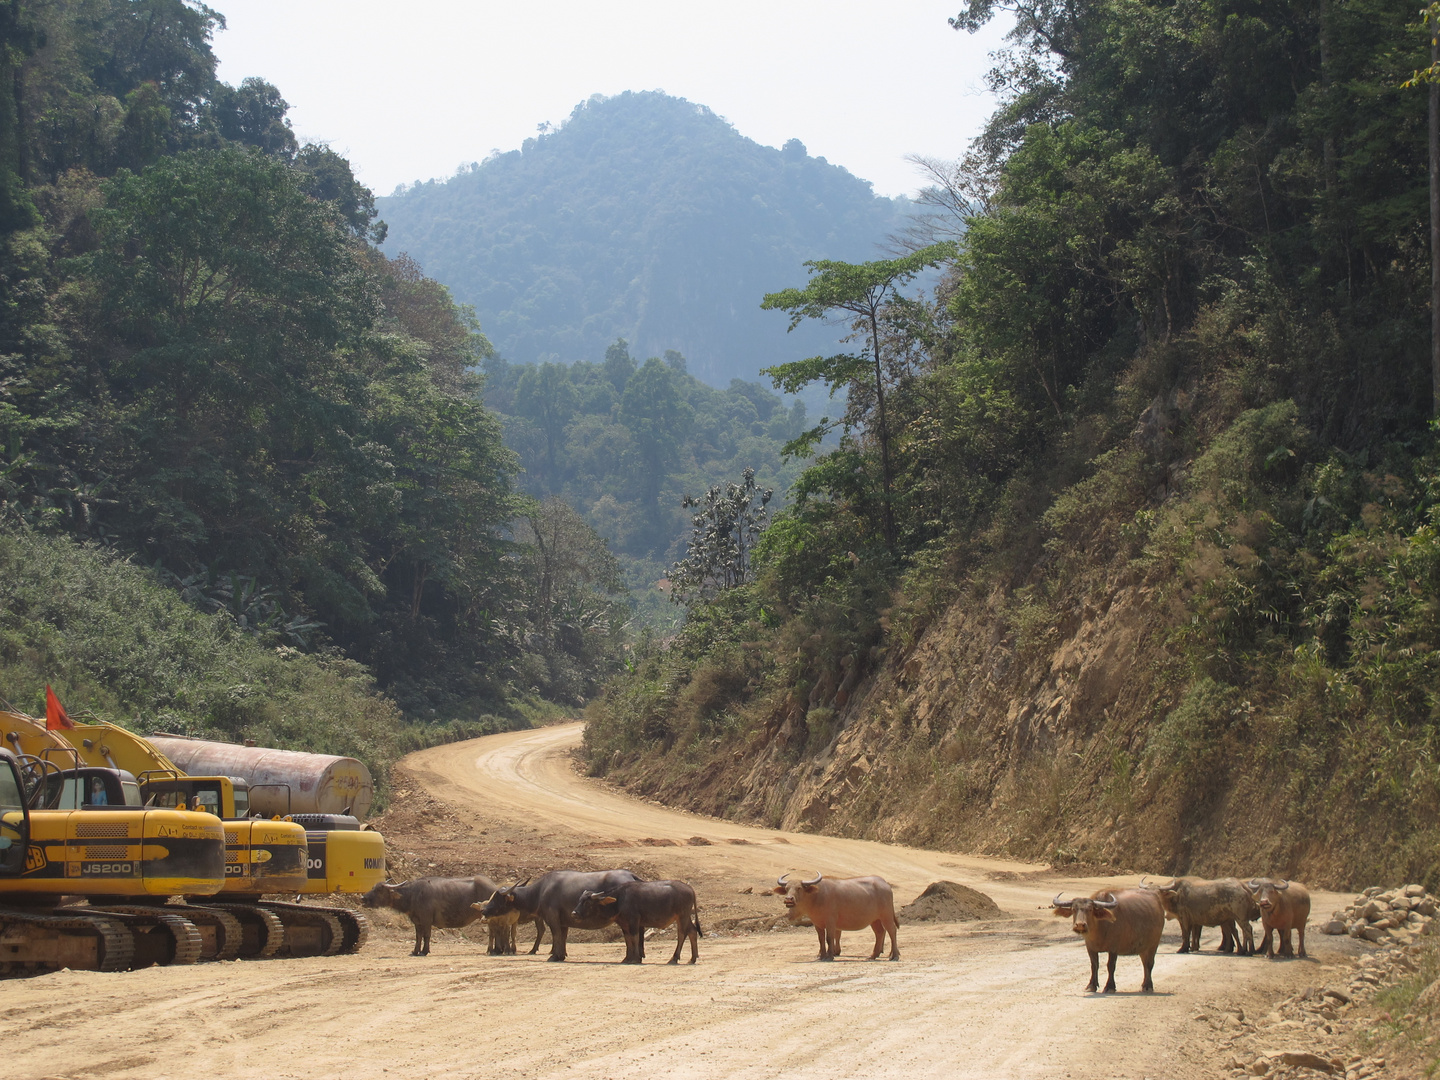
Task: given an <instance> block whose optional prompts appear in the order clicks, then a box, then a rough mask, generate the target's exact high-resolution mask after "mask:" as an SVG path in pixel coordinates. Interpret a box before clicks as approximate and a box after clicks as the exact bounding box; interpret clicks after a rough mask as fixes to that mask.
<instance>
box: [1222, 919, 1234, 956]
mask: <svg viewBox="0 0 1440 1080" xmlns="http://www.w3.org/2000/svg"><path fill="white" fill-rule="evenodd" d="M1220 951H1221V952H1223V953H1233V952H1234V951H1235V923H1234V922H1232V921H1231V920H1229V919H1227V920H1225V921H1224V922H1222V923H1221V924H1220Z"/></svg>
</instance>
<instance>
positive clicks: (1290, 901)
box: [1244, 878, 1310, 958]
mask: <svg viewBox="0 0 1440 1080" xmlns="http://www.w3.org/2000/svg"><path fill="white" fill-rule="evenodd" d="M1244 884H1245V890H1246V891H1247V892H1248V893H1250V895H1252V896H1253V897H1254V898H1255V903H1256V905H1257V906H1258V907H1259V908H1260V929H1262V930H1264V931H1265V955H1266V956H1268V957H1272V958H1273V957H1274V956H1275V949H1274V946H1272V945H1271V944H1270V932H1271V931H1272V930H1273V931H1274V932H1275V937H1276V938H1277V939H1278V941H1279V942H1280V955H1281V956H1296V955H1299V956H1302V957H1303V956H1304V955H1305V924H1306V923H1307V922H1308V921H1309V919H1310V891H1309V890H1308V889H1306V888H1305V886H1304V885H1301V884H1300V883H1299V882H1295V881H1272V880H1271V879H1270V878H1251V879H1250V880H1249V881H1247V882H1245V883H1244ZM1291 930H1294V931H1296V932H1297V933H1298V934H1299V937H1300V948H1299V951H1298V952H1297V951H1295V950H1293V949H1291V947H1290V931H1291Z"/></svg>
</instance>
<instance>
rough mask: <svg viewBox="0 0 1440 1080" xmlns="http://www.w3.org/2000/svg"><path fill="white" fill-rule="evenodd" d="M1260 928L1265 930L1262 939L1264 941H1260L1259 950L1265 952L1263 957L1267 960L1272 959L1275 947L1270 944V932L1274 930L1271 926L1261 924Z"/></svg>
mask: <svg viewBox="0 0 1440 1080" xmlns="http://www.w3.org/2000/svg"><path fill="white" fill-rule="evenodd" d="M1261 929H1263V930H1264V931H1265V940H1264V942H1263V943H1262V946H1261V949H1260V951H1261V952H1263V953H1264V954H1265V958H1266V959H1267V960H1271V959H1274V957H1275V948H1274V946H1272V945H1271V944H1270V935H1271V934H1272V933H1274V932H1275V931H1274V930H1273V928H1271V927H1269V926H1262V927H1261Z"/></svg>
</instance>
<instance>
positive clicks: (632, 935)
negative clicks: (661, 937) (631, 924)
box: [620, 929, 645, 964]
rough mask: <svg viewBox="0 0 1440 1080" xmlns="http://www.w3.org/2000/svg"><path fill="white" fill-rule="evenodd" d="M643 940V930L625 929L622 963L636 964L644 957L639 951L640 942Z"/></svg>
mask: <svg viewBox="0 0 1440 1080" xmlns="http://www.w3.org/2000/svg"><path fill="white" fill-rule="evenodd" d="M644 940H645V931H644V930H640V929H635V930H630V929H627V930H625V959H624V960H621V961H620V962H621V963H622V964H638V963H640V962H641V961H643V960H644V959H645V954H644V953H642V952H641V951H640V948H641V942H643V941H644Z"/></svg>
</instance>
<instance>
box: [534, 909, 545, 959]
mask: <svg viewBox="0 0 1440 1080" xmlns="http://www.w3.org/2000/svg"><path fill="white" fill-rule="evenodd" d="M545 926H546V923H545V920H544V919H542V918H540V916H539V915H536V916H535V944H534V945H531V946H530V955H531V956H534V955H535V954H536V953H537V952H539V951H540V942H542V941H544V940H545Z"/></svg>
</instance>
